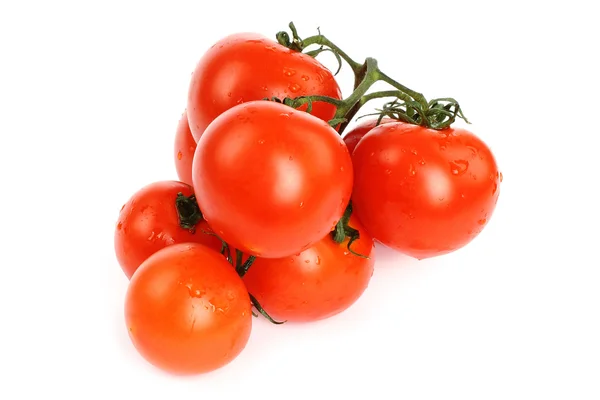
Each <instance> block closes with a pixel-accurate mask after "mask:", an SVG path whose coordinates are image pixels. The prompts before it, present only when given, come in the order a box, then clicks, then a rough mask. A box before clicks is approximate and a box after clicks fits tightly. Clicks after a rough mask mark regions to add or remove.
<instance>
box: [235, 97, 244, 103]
mask: <svg viewBox="0 0 600 400" xmlns="http://www.w3.org/2000/svg"><path fill="white" fill-rule="evenodd" d="M243 102H244V99H243V98H242V97H240V98H239V99H237V101H236V103H238V104H242V103H243Z"/></svg>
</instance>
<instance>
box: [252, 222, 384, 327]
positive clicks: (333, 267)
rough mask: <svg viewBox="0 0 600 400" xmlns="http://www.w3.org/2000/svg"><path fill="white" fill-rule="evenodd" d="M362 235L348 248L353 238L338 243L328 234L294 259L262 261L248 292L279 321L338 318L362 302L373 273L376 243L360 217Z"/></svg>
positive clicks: (354, 224) (354, 225)
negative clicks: (340, 314) (336, 316)
mask: <svg viewBox="0 0 600 400" xmlns="http://www.w3.org/2000/svg"><path fill="white" fill-rule="evenodd" d="M349 225H350V226H351V227H352V228H354V229H357V230H358V231H359V233H360V237H359V239H357V240H355V241H354V242H352V245H351V247H350V248H351V249H352V251H354V252H355V253H358V254H361V255H363V256H367V257H369V259H367V258H363V257H359V256H357V255H355V254H352V253H351V252H350V251H349V250H348V239H346V240H345V241H344V242H343V243H341V244H338V243H336V242H334V241H333V239H332V238H331V237H330V235H327V236H326V237H325V238H323V239H322V240H321V241H319V242H317V243H316V244H315V245H314V246H312V247H311V248H309V249H307V250H304V251H303V252H302V253H300V254H296V255H294V256H290V257H285V258H279V259H266V258H257V259H256V260H255V261H254V263H253V264H252V266H251V267H250V269H249V270H248V272H247V273H246V275H245V276H244V278H243V279H244V283H245V284H246V288H247V289H248V291H249V292H250V293H252V295H253V296H254V297H256V299H257V300H258V302H259V303H260V305H261V306H262V308H263V309H264V310H265V311H266V312H267V313H269V315H270V316H271V317H272V318H274V319H279V320H283V321H294V322H309V321H316V320H319V319H323V318H328V317H331V316H333V315H336V314H338V313H340V312H342V311H344V310H346V309H347V308H349V307H350V306H351V305H352V304H354V303H355V302H356V300H358V298H359V297H360V296H361V295H362V293H363V292H364V291H365V289H366V288H367V286H368V284H369V281H370V280H371V276H372V275H373V265H374V263H375V258H374V255H375V253H374V243H373V239H372V238H371V237H370V236H369V235H368V233H367V232H366V231H365V230H364V229H363V227H362V225H360V223H359V222H358V220H357V219H356V218H355V217H350V224H349Z"/></svg>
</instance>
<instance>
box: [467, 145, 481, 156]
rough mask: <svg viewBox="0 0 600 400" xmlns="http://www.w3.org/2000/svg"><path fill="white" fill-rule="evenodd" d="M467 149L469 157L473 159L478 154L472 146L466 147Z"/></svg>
mask: <svg viewBox="0 0 600 400" xmlns="http://www.w3.org/2000/svg"><path fill="white" fill-rule="evenodd" d="M467 149H469V150H470V151H471V156H472V157H475V156H477V153H478V152H479V151H478V150H477V149H476V148H475V147H473V146H467Z"/></svg>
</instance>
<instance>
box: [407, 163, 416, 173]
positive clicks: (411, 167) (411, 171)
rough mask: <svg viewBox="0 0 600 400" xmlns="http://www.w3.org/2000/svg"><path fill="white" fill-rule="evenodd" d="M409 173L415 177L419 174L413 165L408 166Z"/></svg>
mask: <svg viewBox="0 0 600 400" xmlns="http://www.w3.org/2000/svg"><path fill="white" fill-rule="evenodd" d="M408 173H409V175H410V176H415V175H416V174H417V171H416V170H415V166H414V165H412V164H409V165H408Z"/></svg>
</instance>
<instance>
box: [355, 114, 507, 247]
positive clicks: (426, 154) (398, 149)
mask: <svg viewBox="0 0 600 400" xmlns="http://www.w3.org/2000/svg"><path fill="white" fill-rule="evenodd" d="M352 159H353V162H354V172H355V175H354V179H355V183H354V191H353V194H352V203H353V205H354V211H355V212H356V214H357V216H358V218H359V219H360V220H361V222H362V223H363V224H364V226H365V228H366V229H367V231H368V232H369V233H370V234H371V235H373V237H374V238H375V239H376V240H378V241H380V242H381V243H383V244H385V245H387V246H389V247H392V248H395V249H397V250H399V251H401V252H403V253H405V254H407V255H409V256H412V257H415V258H419V259H424V258H428V257H434V256H438V255H442V254H445V253H449V252H452V251H454V250H456V249H459V248H461V247H463V246H465V245H466V244H467V243H469V242H470V241H471V240H473V238H475V237H476V236H477V235H478V234H479V232H481V230H482V229H483V228H484V226H485V225H486V223H487V222H488V221H489V220H490V217H491V216H492V212H493V211H494V208H495V205H496V202H497V200H498V195H499V190H498V189H499V184H500V178H499V177H500V175H499V173H498V167H497V165H496V160H495V159H494V156H493V154H492V152H491V151H490V149H489V148H488V147H487V145H486V144H485V143H484V142H482V141H481V140H480V139H479V138H477V137H476V136H475V135H474V134H472V133H470V132H468V131H466V130H464V129H459V128H448V129H444V130H441V131H436V130H433V129H427V128H423V127H420V126H416V125H410V124H405V123H388V124H385V125H381V126H379V127H376V128H374V129H373V130H371V131H370V132H369V133H368V134H367V135H365V136H364V137H363V139H362V140H361V141H360V142H359V143H358V145H357V146H356V149H355V150H354V153H353V155H352Z"/></svg>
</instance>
